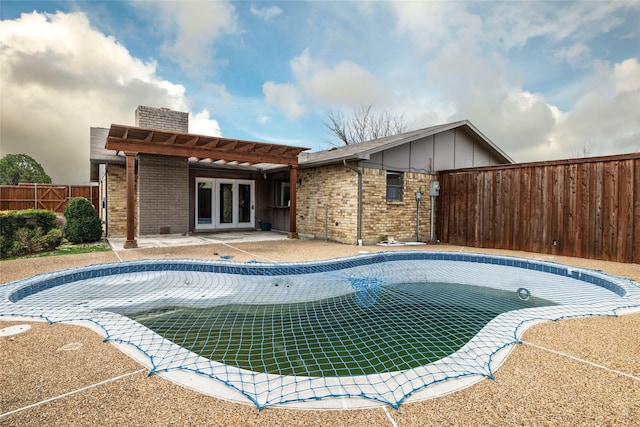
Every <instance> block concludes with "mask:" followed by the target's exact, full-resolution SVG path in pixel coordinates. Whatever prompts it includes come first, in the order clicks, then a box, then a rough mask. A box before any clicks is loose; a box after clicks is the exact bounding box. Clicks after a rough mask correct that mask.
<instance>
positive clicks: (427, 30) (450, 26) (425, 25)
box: [390, 1, 482, 52]
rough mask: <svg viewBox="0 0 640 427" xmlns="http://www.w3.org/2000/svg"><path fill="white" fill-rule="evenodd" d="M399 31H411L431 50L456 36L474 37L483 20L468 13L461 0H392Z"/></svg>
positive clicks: (461, 38) (476, 36)
mask: <svg viewBox="0 0 640 427" xmlns="http://www.w3.org/2000/svg"><path fill="white" fill-rule="evenodd" d="M390 6H391V8H392V11H393V13H395V17H396V31H398V32H399V33H401V34H408V35H409V36H410V38H411V39H412V40H413V42H414V44H415V45H416V46H418V47H419V48H420V49H421V50H422V51H425V52H428V51H432V50H434V49H437V48H438V47H440V46H442V45H443V44H446V43H450V42H451V41H453V40H459V41H464V40H469V41H471V40H475V39H476V38H478V37H479V36H480V35H481V31H482V20H481V19H480V17H478V16H477V15H474V14H472V13H469V12H468V11H467V9H466V5H465V3H462V2H433V1H425V2H418V1H416V2H391V3H390Z"/></svg>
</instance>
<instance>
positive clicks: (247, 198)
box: [238, 183, 253, 225]
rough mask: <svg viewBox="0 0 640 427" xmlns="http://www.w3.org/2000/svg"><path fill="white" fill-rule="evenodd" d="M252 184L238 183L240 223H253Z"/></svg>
mask: <svg viewBox="0 0 640 427" xmlns="http://www.w3.org/2000/svg"><path fill="white" fill-rule="evenodd" d="M252 187H253V185H251V184H242V183H241V184H238V223H239V224H244V225H247V224H251V223H253V215H252V213H253V197H251V193H252V191H251V190H252Z"/></svg>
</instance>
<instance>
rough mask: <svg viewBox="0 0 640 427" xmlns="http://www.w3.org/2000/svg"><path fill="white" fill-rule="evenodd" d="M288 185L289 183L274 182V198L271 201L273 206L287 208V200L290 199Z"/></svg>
mask: <svg viewBox="0 0 640 427" xmlns="http://www.w3.org/2000/svg"><path fill="white" fill-rule="evenodd" d="M289 185H290V184H289V181H276V182H275V191H274V196H275V197H274V200H273V204H274V205H275V206H289V199H290V198H291V196H290V194H291V193H290V188H289Z"/></svg>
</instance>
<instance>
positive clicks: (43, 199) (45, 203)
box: [0, 184, 100, 213]
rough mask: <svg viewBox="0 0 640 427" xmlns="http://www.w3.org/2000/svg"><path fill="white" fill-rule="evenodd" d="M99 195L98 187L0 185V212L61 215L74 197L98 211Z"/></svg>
mask: <svg viewBox="0 0 640 427" xmlns="http://www.w3.org/2000/svg"><path fill="white" fill-rule="evenodd" d="M99 194H100V187H99V186H98V185H56V184H37V185H34V184H20V185H0V211H10V210H23V209H47V210H51V211H53V212H56V213H62V212H63V211H64V207H65V206H66V204H67V202H68V201H69V200H70V199H72V198H74V197H84V198H85V199H87V200H89V201H90V202H91V203H92V204H93V206H94V207H95V208H96V210H98V208H99V207H100V200H99V197H100V196H99Z"/></svg>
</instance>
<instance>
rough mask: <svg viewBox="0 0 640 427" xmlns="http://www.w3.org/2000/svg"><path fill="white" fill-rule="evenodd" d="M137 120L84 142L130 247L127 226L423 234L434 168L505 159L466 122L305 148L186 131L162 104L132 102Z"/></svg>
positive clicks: (116, 226) (109, 216) (108, 221)
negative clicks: (325, 147)
mask: <svg viewBox="0 0 640 427" xmlns="http://www.w3.org/2000/svg"><path fill="white" fill-rule="evenodd" d="M135 118H136V126H135V127H134V126H124V125H111V127H110V128H109V129H106V128H95V127H94V128H91V150H90V151H91V154H90V162H91V180H92V181H93V182H95V181H98V182H99V183H100V191H101V199H102V208H101V218H102V220H103V223H104V227H105V234H106V236H118V235H120V236H122V235H126V238H127V242H128V246H130V247H135V245H136V242H135V236H136V235H154V234H164V233H172V234H185V233H196V232H211V231H223V230H252V229H257V228H259V227H261V226H266V225H267V224H268V226H269V227H272V228H273V229H274V230H278V231H284V232H288V233H289V235H290V236H297V235H298V232H299V233H300V234H303V235H305V236H309V237H314V238H319V239H320V238H326V239H329V240H333V241H339V242H343V243H350V244H355V243H357V242H358V241H362V242H363V243H373V242H376V241H380V240H386V239H387V238H388V237H389V236H393V238H394V239H395V240H398V241H416V240H420V241H426V240H428V239H429V238H431V237H432V236H431V229H432V225H431V224H432V213H431V212H432V210H431V207H432V204H431V200H435V199H432V198H431V196H430V186H433V185H434V184H432V182H433V181H434V180H435V179H436V175H435V174H436V172H437V171H438V170H444V169H448V170H450V169H456V168H466V167H473V166H487V165H494V164H502V163H513V161H512V160H511V159H510V158H509V157H508V156H507V155H506V154H504V153H503V152H502V151H501V150H500V149H499V148H498V147H496V146H495V145H494V144H493V143H492V142H491V141H490V140H488V139H487V138H486V137H484V136H483V135H482V134H481V133H480V132H479V131H478V130H477V129H476V128H475V127H474V126H473V125H472V124H471V123H470V122H468V121H466V120H465V121H460V122H455V123H450V124H445V125H440V126H434V127H429V128H426V129H420V130H416V131H411V132H407V133H403V134H400V135H395V136H391V137H386V138H381V139H378V140H375V141H369V142H364V143H361V144H356V145H350V146H344V147H339V148H333V149H330V150H326V151H320V152H316V153H305V152H304V151H305V150H307V149H306V148H302V147H291V146H285V145H275V144H268V143H262V142H253V141H239V140H233V139H227V138H217V137H207V136H202V135H194V134H189V133H188V122H189V117H188V113H183V112H178V111H172V110H169V109H165V108H153V107H145V106H139V107H138V108H137V109H136V113H135ZM416 194H419V196H416ZM418 197H419V198H420V200H417V198H418ZM263 228H267V227H263ZM125 246H127V244H126V245H125Z"/></svg>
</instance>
